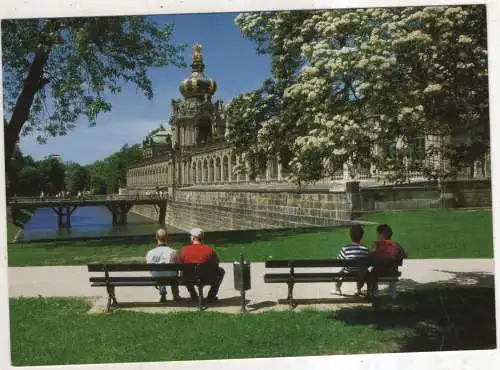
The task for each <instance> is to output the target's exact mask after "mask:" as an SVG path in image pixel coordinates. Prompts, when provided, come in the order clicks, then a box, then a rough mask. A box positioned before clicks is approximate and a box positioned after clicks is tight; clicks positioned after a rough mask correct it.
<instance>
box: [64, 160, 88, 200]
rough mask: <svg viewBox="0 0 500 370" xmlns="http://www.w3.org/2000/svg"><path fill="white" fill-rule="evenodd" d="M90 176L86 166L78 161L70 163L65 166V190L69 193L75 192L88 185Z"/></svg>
mask: <svg viewBox="0 0 500 370" xmlns="http://www.w3.org/2000/svg"><path fill="white" fill-rule="evenodd" d="M89 180H90V176H89V173H88V170H87V168H85V167H83V166H81V165H79V164H78V163H71V164H69V165H67V166H66V174H65V184H66V190H67V191H69V192H70V193H71V194H76V193H78V192H79V191H83V190H85V189H87V188H88V187H89V185H90V184H89Z"/></svg>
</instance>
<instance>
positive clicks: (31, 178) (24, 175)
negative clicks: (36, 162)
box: [12, 165, 43, 196]
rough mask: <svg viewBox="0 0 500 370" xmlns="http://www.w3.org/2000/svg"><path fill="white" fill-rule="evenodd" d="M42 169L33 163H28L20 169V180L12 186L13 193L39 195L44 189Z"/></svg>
mask: <svg viewBox="0 0 500 370" xmlns="http://www.w3.org/2000/svg"><path fill="white" fill-rule="evenodd" d="M42 176H43V175H42V172H41V170H40V169H39V168H38V167H36V166H33V165H26V166H24V167H23V168H21V169H20V170H19V175H18V180H17V182H16V184H15V186H12V192H13V194H12V195H14V194H15V195H18V196H37V195H39V194H40V191H41V190H42V187H43V184H42V182H41V181H40V179H41V178H42Z"/></svg>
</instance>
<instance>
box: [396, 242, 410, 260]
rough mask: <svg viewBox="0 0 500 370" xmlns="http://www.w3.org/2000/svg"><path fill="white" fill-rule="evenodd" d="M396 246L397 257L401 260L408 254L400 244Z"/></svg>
mask: <svg viewBox="0 0 500 370" xmlns="http://www.w3.org/2000/svg"><path fill="white" fill-rule="evenodd" d="M398 247H399V257H400V258H401V259H403V260H404V259H406V258H408V255H407V254H406V251H405V250H404V248H403V247H402V246H401V245H400V244H398Z"/></svg>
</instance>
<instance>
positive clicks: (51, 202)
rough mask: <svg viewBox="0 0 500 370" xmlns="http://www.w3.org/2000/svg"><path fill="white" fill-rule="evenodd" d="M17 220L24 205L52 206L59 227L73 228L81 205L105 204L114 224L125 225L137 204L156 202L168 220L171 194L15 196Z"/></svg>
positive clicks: (12, 205)
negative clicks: (71, 196) (75, 214)
mask: <svg viewBox="0 0 500 370" xmlns="http://www.w3.org/2000/svg"><path fill="white" fill-rule="evenodd" d="M7 204H8V205H9V207H10V209H11V212H12V218H13V221H14V222H16V219H17V216H18V215H19V212H20V211H21V210H22V209H29V210H35V209H37V208H52V209H53V210H54V212H55V213H56V214H57V216H58V217H57V220H58V227H59V228H70V227H71V215H72V214H73V212H74V211H75V210H76V209H77V208H78V207H94V206H104V207H106V208H107V209H108V210H109V211H110V212H111V215H112V224H113V225H125V224H126V223H127V214H128V212H129V211H130V209H131V208H132V206H134V205H153V206H154V207H155V208H156V209H157V211H158V222H159V223H160V224H162V225H164V224H165V218H166V214H167V195H159V194H154V195H138V196H126V195H92V196H84V197H80V198H77V197H74V198H57V197H15V198H11V199H9V200H8V202H7Z"/></svg>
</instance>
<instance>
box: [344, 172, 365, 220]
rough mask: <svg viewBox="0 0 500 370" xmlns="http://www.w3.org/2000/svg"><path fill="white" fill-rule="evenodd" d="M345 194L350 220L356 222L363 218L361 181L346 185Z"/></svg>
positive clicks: (349, 182) (350, 182)
mask: <svg viewBox="0 0 500 370" xmlns="http://www.w3.org/2000/svg"><path fill="white" fill-rule="evenodd" d="M345 194H346V198H347V204H348V207H349V209H348V212H349V219H350V220H354V219H356V218H358V217H359V216H361V211H362V199H361V192H360V188H359V181H348V182H346V184H345Z"/></svg>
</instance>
